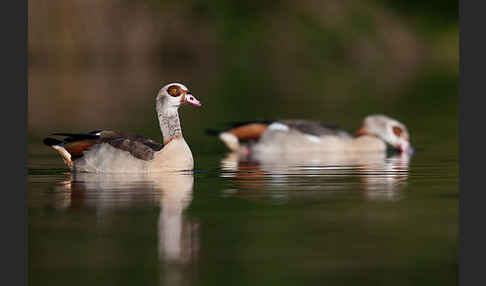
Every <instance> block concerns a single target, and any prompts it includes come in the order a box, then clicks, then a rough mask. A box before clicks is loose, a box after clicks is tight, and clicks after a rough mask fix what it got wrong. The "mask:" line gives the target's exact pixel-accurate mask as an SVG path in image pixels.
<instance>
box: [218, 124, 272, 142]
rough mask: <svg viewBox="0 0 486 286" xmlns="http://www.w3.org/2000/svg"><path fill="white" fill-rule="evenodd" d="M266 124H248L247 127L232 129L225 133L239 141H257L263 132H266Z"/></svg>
mask: <svg viewBox="0 0 486 286" xmlns="http://www.w3.org/2000/svg"><path fill="white" fill-rule="evenodd" d="M267 128H268V124H262V123H250V124H247V125H243V126H239V127H236V128H232V129H230V130H228V131H226V132H228V133H231V134H233V135H235V136H236V137H237V138H238V139H239V140H240V141H248V140H258V138H260V136H261V135H262V133H263V132H265V130H267Z"/></svg>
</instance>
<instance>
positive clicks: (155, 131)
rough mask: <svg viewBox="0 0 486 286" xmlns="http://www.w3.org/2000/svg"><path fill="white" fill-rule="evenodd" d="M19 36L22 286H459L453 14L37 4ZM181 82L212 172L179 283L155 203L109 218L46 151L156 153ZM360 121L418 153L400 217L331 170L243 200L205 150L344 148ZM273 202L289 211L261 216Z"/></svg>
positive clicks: (384, 5) (108, 0)
mask: <svg viewBox="0 0 486 286" xmlns="http://www.w3.org/2000/svg"><path fill="white" fill-rule="evenodd" d="M28 33H29V35H28V43H29V46H28V49H29V69H28V73H29V74H28V82H29V87H28V88H29V89H28V93H29V98H28V100H29V110H28V116H29V117H28V124H29V143H30V145H29V155H30V156H29V277H31V278H29V281H30V283H31V284H32V285H46V284H49V285H57V284H59V285H65V284H66V282H67V283H69V284H70V285H78V284H79V285H86V284H91V285H94V284H103V285H134V284H135V285H136V284H144V285H149V284H151V285H153V284H154V283H157V281H159V280H160V281H161V282H160V285H168V284H170V283H164V281H171V279H172V280H174V276H173V273H175V274H176V275H179V274H180V275H181V276H180V281H182V282H181V283H180V285H216V284H230V285H249V284H254V285H273V284H278V285H284V284H286V285H300V284H309V283H314V284H322V282H323V281H324V282H325V281H327V282H330V283H331V284H333V283H334V284H336V285H345V284H346V285H355V284H358V283H359V284H360V285H389V284H394V285H432V284H437V285H455V284H457V281H456V280H457V257H458V248H457V245H458V244H457V241H458V227H457V225H458V220H457V217H458V166H457V159H456V158H457V156H458V155H457V153H458V150H457V149H458V108H457V105H458V71H459V65H458V63H459V37H458V33H459V28H458V3H457V1H437V0H433V1H416V0H414V1H398V0H396V1H392V0H363V1H349V0H329V1H317V0H313V1H256V0H249V1H222V0H216V1H202V0H181V1H160V0H143V1H133V0H103V1H102V0H70V1H63V0H49V1H41V0H31V1H29V26H28ZM173 81H177V82H181V83H184V84H185V85H187V86H188V87H189V88H190V89H191V91H192V92H193V94H194V95H195V96H196V97H198V99H200V100H201V101H202V102H203V104H204V107H203V108H201V109H198V108H193V107H184V108H182V109H181V111H180V114H181V120H182V125H183V126H182V127H183V130H184V135H185V138H186V141H187V142H188V143H189V145H190V147H191V149H192V152H193V155H194V158H195V164H196V168H199V169H203V170H206V171H198V172H195V177H196V178H195V185H194V186H195V188H194V200H193V201H192V202H191V205H190V207H189V211H188V212H187V213H188V217H189V220H190V223H191V225H192V224H194V225H196V226H198V228H197V229H198V230H197V235H196V234H194V240H197V243H195V244H196V246H197V252H198V258H197V259H195V260H196V262H195V263H194V264H189V265H188V266H187V265H186V266H184V265H182V266H181V267H180V269H179V270H180V271H178V269H175V268H176V266H173V265H166V264H163V263H162V262H160V263H159V261H158V258H157V249H158V247H160V246H159V244H158V243H160V242H158V240H157V237H158V236H157V235H158V233H157V231H158V228H157V226H158V219H159V208H160V206H159V202H158V201H157V200H153V201H152V200H151V199H150V198H151V197H149V199H150V200H149V202H144V201H142V202H141V203H140V205H137V204H136V202H137V200H136V199H133V200H132V201H133V202H134V205H130V206H129V207H127V208H123V207H120V208H115V209H114V210H112V211H111V212H104V210H105V209H104V208H103V206H102V205H98V203H100V202H99V201H101V203H103V202H104V201H103V198H104V197H103V195H104V194H105V193H108V194H110V191H111V193H113V196H117V195H119V196H120V197H121V198H122V199H123V198H125V197H127V198H128V199H127V201H128V202H132V201H130V200H129V199H131V197H130V195H127V193H124V192H123V189H122V190H116V189H115V190H112V189H110V188H108V191H107V190H103V189H101V190H98V189H94V190H91V191H82V190H79V188H81V187H83V184H82V183H83V182H74V183H73V181H71V179H70V178H69V173H67V174H66V173H65V171H66V169H65V166H64V165H63V162H62V160H61V159H60V158H59V156H58V155H57V154H56V153H55V152H54V151H53V150H51V149H50V148H47V147H46V146H42V145H41V142H42V138H43V137H44V136H46V135H48V134H50V133H53V132H60V131H65V132H83V131H89V130H94V129H99V128H111V129H116V130H120V131H124V132H132V133H138V134H143V135H146V136H150V137H153V138H155V139H157V140H160V141H161V140H162V138H161V134H160V130H159V127H158V122H157V120H156V114H155V95H156V93H157V91H158V90H159V88H160V87H161V86H162V85H164V84H166V83H168V82H173ZM370 113H385V114H387V115H389V116H392V117H394V118H396V119H398V120H400V121H402V122H403V123H405V124H406V125H407V126H408V128H409V130H410V133H411V141H412V144H413V145H414V147H417V148H418V150H419V152H417V153H416V154H415V155H414V157H413V160H412V164H411V166H410V172H408V171H407V172H405V174H404V176H405V181H404V182H403V185H405V186H404V187H403V190H400V192H399V195H400V196H403V197H404V198H403V199H400V200H397V201H373V200H371V199H367V198H365V197H364V195H363V194H364V193H366V192H363V190H361V189H362V188H365V187H366V183H363V182H362V180H363V178H361V177H360V176H357V175H355V176H351V177H346V176H341V174H340V173H339V172H341V171H339V170H338V171H337V172H338V173H339V174H337V175H335V176H318V177H312V178H314V180H312V179H310V178H311V177H309V176H307V175H308V174H302V176H300V177H299V176H297V177H296V176H293V177H291V176H289V177H290V178H286V177H285V176H284V177H283V178H282V177H278V176H277V177H276V178H268V177H265V178H263V179H264V180H263V179H262V180H263V181H264V182H267V183H268V184H269V186H260V185H259V184H257V185H256V187H255V189H256V191H255V198H254V199H253V200H251V198H252V196H251V195H248V194H247V195H245V190H244V188H243V187H241V186H239V185H238V184H237V183H238V182H237V183H234V182H232V181H231V179H229V178H224V174H225V173H224V172H222V171H221V170H220V169H218V168H217V167H216V166H219V160H220V159H221V157H222V156H223V154H222V152H223V151H225V150H226V149H225V147H224V146H223V144H221V143H220V142H219V141H218V140H217V139H216V138H212V137H208V136H207V135H206V134H205V133H204V129H206V128H221V127H224V125H225V123H226V122H230V121H238V120H245V121H246V120H254V119H278V118H308V119H318V120H322V121H326V122H328V123H332V124H338V125H340V126H342V127H343V128H345V129H347V130H349V131H351V132H353V131H354V130H356V129H357V128H358V127H359V126H360V124H361V120H362V118H363V117H364V116H366V115H367V114H370ZM57 166H58V167H59V168H57V169H56V168H54V167H57ZM207 170H208V171H207ZM243 173H244V172H243ZM409 173H410V174H409ZM408 176H410V177H408ZM370 177H371V178H372V179H377V180H378V181H379V180H380V178H382V179H383V178H386V177H387V176H386V175H383V176H381V177H380V176H379V175H378V174H372V175H370ZM364 178H367V177H366V176H364ZM247 180H249V183H250V185H251V184H252V183H259V182H258V181H257V182H254V181H252V180H251V178H250V179H247ZM272 180H273V181H272ZM243 182H245V181H243ZM271 182H274V184H273V185H272V184H271ZM386 182H388V181H386ZM71 183H73V184H72V192H67V191H59V189H62V188H63V187H64V186H71ZM240 183H241V182H240ZM398 183H400V182H398ZM279 184H280V185H279ZM88 185H89V184H88ZM370 185H371V187H375V188H377V189H378V190H375V191H377V192H378V193H380V191H382V192H384V193H387V192H386V190H381V188H383V186H382V185H380V184H378V185H373V184H370ZM76 187H77V188H78V190H77V191H76ZM304 187H307V189H306V188H304ZM226 189H228V190H230V191H231V190H232V191H233V192H235V195H234V196H233V197H227V196H226V193H225V190H226ZM310 189H312V190H313V191H309V190H310ZM306 190H307V192H306ZM143 191H144V190H143V189H142V190H141V192H140V193H139V192H135V195H140V196H142V197H143V195H144V194H145V193H144V192H143ZM145 191H147V190H145ZM247 193H248V192H247ZM250 193H251V192H250ZM282 193H283V194H287V195H288V196H289V197H290V199H289V200H288V201H286V202H285V203H280V202H277V203H275V202H274V201H273V200H271V199H267V196H268V197H271V196H273V195H281V194H282ZM98 195H99V196H100V198H98V197H97V196H98ZM105 195H106V194H105ZM135 195H134V196H135ZM246 197H249V198H250V199H245V198H246ZM276 197H277V196H276ZM110 199H111V197H110V196H108V197H107V198H104V200H105V201H106V202H108V203H111V202H112V201H111V200H110ZM66 201H67V203H66V205H68V206H66V207H65V208H64V207H63V208H60V209H56V208H55V207H52V206H51V204H52V205H56V204H59V203H61V204H63V203H65V202H66ZM115 202H116V201H115ZM191 238H192V236H191ZM159 275H160V276H159ZM255 277H256V278H257V279H255ZM176 278H177V277H176ZM176 280H177V279H176ZM256 280H258V281H256ZM187 281H189V282H187ZM294 281H297V282H296V283H295V282H294ZM172 282H174V281H172ZM176 282H178V281H175V282H174V283H173V284H177V283H176ZM191 282H192V283H191Z"/></svg>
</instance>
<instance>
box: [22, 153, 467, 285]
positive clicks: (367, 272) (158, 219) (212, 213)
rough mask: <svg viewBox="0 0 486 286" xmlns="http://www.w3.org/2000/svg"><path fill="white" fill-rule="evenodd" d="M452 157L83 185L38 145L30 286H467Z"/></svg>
mask: <svg viewBox="0 0 486 286" xmlns="http://www.w3.org/2000/svg"><path fill="white" fill-rule="evenodd" d="M452 145H453V144H452ZM449 146H451V145H449ZM446 149H447V150H451V149H450V148H446ZM446 149H445V148H442V149H434V148H426V150H420V149H419V151H418V152H417V153H416V154H415V155H414V156H413V157H411V158H401V157H388V158H383V159H376V158H375V159H372V160H364V161H363V162H358V163H353V164H339V163H335V162H334V163H332V164H323V162H322V161H321V162H319V161H308V162H304V163H306V164H286V163H278V162H277V163H275V162H273V163H268V162H267V163H262V162H245V161H240V162H239V161H238V160H233V159H234V158H233V159H232V158H231V157H226V156H227V154H222V153H220V152H215V153H202V154H197V153H196V152H195V160H196V162H197V164H196V166H197V170H196V171H195V172H194V173H185V174H177V175H173V176H161V177H156V178H142V177H136V176H99V175H73V174H71V173H69V172H67V170H66V169H64V167H63V165H62V161H61V159H60V158H59V157H58V156H57V154H55V153H54V152H53V151H51V150H46V148H45V147H44V146H40V145H31V147H30V148H29V153H30V157H29V176H28V180H29V237H28V241H29V266H28V269H29V281H30V285H326V284H327V285H358V284H359V285H457V262H458V255H459V253H458V252H459V250H458V198H459V191H458V159H457V153H456V152H452V153H451V152H445V151H444V150H446Z"/></svg>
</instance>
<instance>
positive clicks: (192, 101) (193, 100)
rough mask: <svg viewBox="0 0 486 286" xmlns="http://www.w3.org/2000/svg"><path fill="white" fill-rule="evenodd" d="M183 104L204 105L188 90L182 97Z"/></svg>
mask: <svg viewBox="0 0 486 286" xmlns="http://www.w3.org/2000/svg"><path fill="white" fill-rule="evenodd" d="M181 104H191V105H194V106H202V104H201V103H200V102H199V100H197V99H196V98H195V97H194V96H193V95H192V93H190V92H187V93H186V94H185V95H184V96H183V97H182V100H181Z"/></svg>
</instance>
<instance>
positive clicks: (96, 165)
mask: <svg viewBox="0 0 486 286" xmlns="http://www.w3.org/2000/svg"><path fill="white" fill-rule="evenodd" d="M155 102H156V110H157V116H158V118H159V124H160V129H161V131H162V135H163V137H164V144H161V143H159V142H156V141H154V140H152V139H149V138H146V137H143V136H139V135H127V134H122V133H119V132H116V131H112V130H95V131H91V132H88V133H84V134H71V133H54V134H53V135H60V136H67V137H66V138H64V139H63V140H62V141H61V140H57V139H54V138H49V137H48V138H45V139H44V144H46V145H48V146H50V147H52V148H53V149H54V150H56V151H57V152H58V153H59V154H60V155H61V156H62V158H63V160H64V162H65V163H66V165H67V166H68V167H69V168H70V169H71V170H73V171H80V172H98V173H104V172H108V173H112V172H115V173H116V172H152V171H173V170H192V169H193V167H194V162H193V158H192V153H191V150H190V149H189V146H188V145H187V143H186V141H185V140H184V137H182V129H181V125H180V121H179V114H178V109H179V106H181V105H182V104H191V105H195V106H201V103H200V102H199V101H198V100H197V99H196V98H195V97H194V96H193V95H192V94H191V93H190V92H189V90H188V89H187V87H185V86H184V85H182V84H180V83H170V84H167V85H165V86H164V87H162V88H161V89H160V91H159V93H158V94H157V97H156V100H155Z"/></svg>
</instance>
